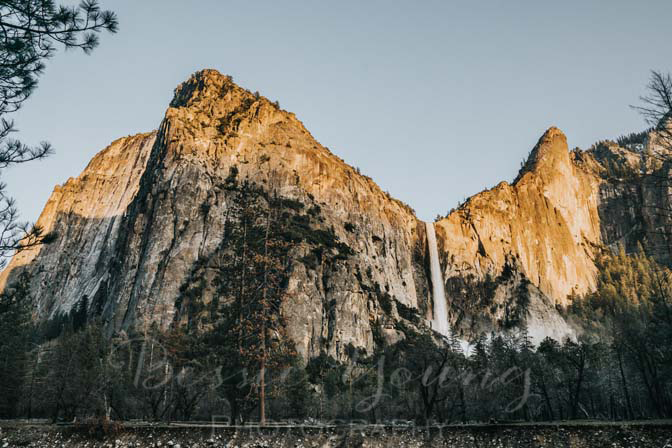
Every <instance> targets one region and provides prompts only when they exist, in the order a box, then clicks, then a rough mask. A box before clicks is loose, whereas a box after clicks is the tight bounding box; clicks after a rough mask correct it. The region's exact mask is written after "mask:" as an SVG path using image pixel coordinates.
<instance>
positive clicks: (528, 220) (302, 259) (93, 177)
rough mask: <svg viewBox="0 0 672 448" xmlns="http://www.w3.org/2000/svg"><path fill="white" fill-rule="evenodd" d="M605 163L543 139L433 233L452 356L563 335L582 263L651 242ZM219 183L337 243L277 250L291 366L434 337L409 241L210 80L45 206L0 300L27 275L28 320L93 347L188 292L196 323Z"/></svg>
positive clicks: (365, 184)
mask: <svg viewBox="0 0 672 448" xmlns="http://www.w3.org/2000/svg"><path fill="white" fill-rule="evenodd" d="M621 149H623V148H621ZM623 150H624V151H630V150H627V149H623ZM607 152H608V153H609V154H611V152H609V151H607ZM630 153H632V154H630ZM628 154H629V157H630V158H631V159H633V158H634V159H637V160H639V158H641V157H642V156H641V154H639V153H637V152H636V151H630V152H629V153H628ZM605 159H606V156H605V155H599V154H597V153H596V152H595V151H590V152H580V151H579V152H577V151H574V152H569V151H568V148H567V143H566V139H565V137H564V135H563V134H562V133H561V132H560V131H559V130H557V129H555V128H551V129H549V130H548V131H547V132H546V133H545V134H544V136H543V137H542V138H541V139H540V141H539V143H538V144H537V146H536V147H535V149H534V150H533V151H532V154H531V156H530V160H529V161H528V162H527V164H526V166H525V167H524V168H523V170H522V171H521V173H520V175H519V176H518V178H517V179H516V180H515V182H514V183H513V184H511V185H509V184H507V183H501V184H499V185H498V186H496V187H495V188H494V189H492V190H489V191H485V192H482V193H479V194H477V195H475V196H473V197H472V198H471V199H470V200H469V201H468V202H467V203H466V204H464V205H463V206H462V207H460V208H459V209H458V210H456V211H455V212H453V213H451V214H450V215H449V216H448V217H446V218H445V219H442V220H440V221H438V222H437V223H436V224H435V229H436V237H437V246H438V250H439V258H440V269H441V271H442V273H443V281H444V283H445V295H446V302H447V307H448V318H449V319H448V320H449V323H450V327H451V330H452V331H455V332H457V333H459V334H460V336H461V337H463V338H469V337H473V336H476V335H478V334H479V333H482V332H489V331H491V330H512V331H516V329H519V328H521V327H523V326H527V329H528V331H529V333H530V335H531V336H532V337H533V339H534V340H537V341H538V340H541V339H542V338H543V337H545V336H551V337H554V338H556V339H560V338H562V337H564V336H566V335H571V334H572V330H571V329H570V328H569V327H568V326H567V324H566V323H565V322H564V320H563V319H562V317H561V316H560V315H559V314H558V312H557V310H556V308H555V306H556V304H564V303H566V302H567V296H568V295H569V294H571V293H576V294H582V293H586V292H588V291H591V290H592V289H593V288H594V287H595V275H596V270H595V265H594V263H593V259H594V257H595V256H596V254H597V253H598V252H599V251H600V250H603V249H607V248H608V247H609V245H610V244H611V245H613V244H614V243H615V242H616V241H617V239H618V238H626V239H628V238H630V239H632V241H630V240H628V241H629V243H628V244H630V245H632V244H633V243H634V242H635V240H636V238H635V236H633V235H634V234H632V233H630V234H627V235H625V234H626V233H627V228H628V226H629V224H630V222H631V221H632V220H635V221H637V222H640V221H641V225H642V226H643V228H644V227H646V226H654V225H658V223H656V222H648V223H647V222H646V219H647V218H646V217H643V218H642V219H641V220H640V219H639V218H638V217H639V216H640V215H642V216H645V213H644V212H642V210H643V203H642V201H654V202H655V201H660V200H661V199H660V196H656V194H655V192H654V191H653V190H651V191H650V192H648V193H646V192H645V194H641V195H639V196H638V193H637V192H638V191H639V190H637V188H642V187H641V186H640V187H637V186H632V185H630V184H626V183H625V182H620V181H609V182H608V181H607V176H606V175H605V173H604V163H605V162H604V160H605ZM656 169H662V168H661V167H657V168H656ZM233 171H235V172H236V179H237V180H238V181H239V182H250V183H253V184H254V185H256V186H257V187H259V188H261V189H270V188H271V187H270V186H271V185H273V189H274V191H277V192H278V194H279V195H280V196H281V197H282V198H285V199H287V200H288V201H289V202H288V204H294V205H293V206H292V209H291V210H290V209H289V208H287V210H286V212H287V213H294V214H298V215H301V216H302V217H304V218H305V219H306V222H308V223H309V224H308V225H309V227H310V228H311V229H313V230H319V231H324V232H329V233H330V234H332V235H333V236H334V237H335V238H336V240H337V241H338V243H339V246H338V247H328V248H326V250H325V251H324V256H320V257H319V259H317V260H316V259H315V257H312V255H311V253H312V252H311V251H312V250H313V249H314V247H311V246H310V245H309V244H307V243H300V244H296V245H294V246H293V247H292V248H291V249H290V259H291V266H290V268H289V280H288V282H287V285H286V290H285V298H284V300H283V305H282V309H281V313H282V314H283V315H284V317H285V320H286V334H287V335H288V337H289V338H291V340H292V341H293V342H294V343H295V345H296V348H297V350H298V352H299V353H301V354H302V355H303V356H305V357H310V356H314V355H317V354H319V353H321V352H326V353H328V354H330V355H332V356H334V357H336V358H339V359H344V358H345V357H346V356H347V355H346V352H348V350H349V347H356V348H359V349H361V350H364V351H366V352H368V353H371V352H372V351H373V350H374V349H375V347H376V346H377V345H381V344H390V343H393V342H395V341H398V340H400V339H401V338H403V337H404V336H403V332H400V331H399V328H400V327H399V325H398V323H399V322H400V321H403V322H404V323H405V324H406V325H408V326H415V327H429V322H430V321H433V320H434V321H435V320H436V319H435V316H433V309H434V306H433V299H432V293H431V291H432V289H433V288H432V284H431V275H430V263H429V255H428V245H427V235H426V230H425V223H423V222H422V221H420V220H418V219H417V218H416V216H415V214H414V212H413V210H412V209H410V208H409V207H408V206H406V205H405V204H403V203H401V202H400V201H397V200H395V199H394V198H392V197H390V195H389V194H387V193H385V192H383V191H382V190H381V189H380V188H379V187H378V186H377V185H376V184H375V183H374V182H373V180H372V179H370V178H368V177H366V176H362V175H361V174H359V173H358V172H357V170H355V169H353V168H352V167H351V166H349V165H347V164H346V163H345V162H343V161H342V160H341V159H340V158H338V157H337V156H336V155H334V154H333V153H331V152H330V151H329V150H328V149H327V148H325V147H323V146H321V145H320V144H319V143H318V142H317V141H315V139H314V138H313V137H312V136H311V135H310V133H309V132H308V131H307V130H306V129H305V127H304V126H303V124H302V123H301V122H300V121H299V120H298V119H297V118H296V117H295V116H294V114H292V113H289V112H286V111H284V110H282V109H280V108H279V107H277V106H276V105H274V104H273V103H271V102H270V101H269V100H267V99H266V98H264V97H261V96H259V95H255V94H253V93H251V92H249V91H247V90H245V89H243V88H240V87H238V86H237V85H235V84H234V83H233V82H232V81H231V79H230V78H229V77H227V76H224V75H221V74H220V73H218V72H216V71H214V70H204V71H201V72H198V73H196V74H195V75H193V76H192V77H191V78H190V79H189V80H187V81H186V82H184V83H183V84H181V85H180V86H178V88H177V89H176V91H175V95H174V98H173V100H172V102H171V104H170V106H169V108H168V110H167V111H166V114H165V117H164V119H163V121H162V122H161V124H160V126H159V128H158V131H155V132H153V133H149V134H141V135H137V136H133V137H127V138H123V139H120V140H117V141H116V142H114V143H113V144H112V145H110V146H109V147H108V148H106V149H105V150H103V151H102V152H101V153H100V154H98V155H97V156H96V157H95V158H94V159H93V160H92V161H91V163H90V164H89V166H88V167H87V168H86V169H85V170H84V172H83V173H82V174H81V175H80V176H79V177H78V178H76V179H71V180H69V181H68V182H66V183H65V184H64V185H63V186H61V187H57V188H56V190H55V191H54V193H53V194H52V197H51V198H50V199H49V201H48V202H47V205H46V206H45V209H44V211H43V213H42V215H41V217H40V219H39V224H40V225H42V226H43V227H44V228H45V229H46V230H48V231H55V232H57V234H58V238H57V241H56V242H55V243H53V244H51V245H48V246H44V247H41V248H38V249H34V250H32V251H27V252H23V253H20V254H18V255H17V256H15V257H14V259H13V260H12V262H11V263H10V265H9V266H8V268H7V269H6V270H5V271H4V272H3V274H2V278H1V281H2V285H4V284H6V282H7V281H9V282H11V281H13V279H16V278H17V276H18V275H19V274H20V273H21V272H29V273H31V274H32V286H33V288H32V294H33V296H34V303H35V311H36V317H37V318H39V319H48V318H50V317H53V316H55V315H56V314H58V313H63V312H67V311H68V310H69V309H70V308H71V307H72V306H73V305H75V304H76V303H77V302H79V301H80V300H81V299H82V298H83V297H84V296H86V297H87V298H88V300H89V303H90V307H89V313H90V314H91V315H99V316H100V317H101V318H102V319H103V321H104V322H105V324H106V325H107V328H108V329H109V331H110V332H114V331H121V330H127V329H129V328H131V327H134V326H136V327H137V326H144V325H148V324H150V323H152V322H155V323H158V324H160V325H162V326H163V327H168V326H169V325H174V324H186V325H189V324H190V323H191V322H192V320H191V319H190V317H189V316H187V315H186V312H185V308H188V306H186V305H185V301H184V298H183V297H181V296H182V295H183V292H184V290H185V288H189V287H191V286H192V285H194V284H198V285H203V286H202V287H199V288H196V290H197V291H198V293H197V294H196V295H197V296H198V297H195V298H194V297H191V298H190V299H189V300H198V301H199V303H201V304H203V305H204V306H206V307H207V305H208V304H209V303H211V302H212V300H213V299H214V298H215V297H216V295H217V287H216V285H215V283H216V282H215V281H214V277H213V273H212V272H213V269H214V268H213V266H215V265H216V263H217V261H218V260H221V259H223V258H225V257H227V256H230V250H229V249H227V248H226V238H225V230H226V226H227V225H229V226H230V225H234V226H235V225H236V223H237V219H238V217H237V216H236V207H235V205H236V204H235V195H233V194H232V192H231V189H230V188H228V187H227V185H228V183H229V180H230V176H231V173H232V172H233ZM610 182H611V183H610ZM640 183H641V182H640ZM441 188H456V187H455V186H452V185H445V186H441ZM647 191H648V190H647ZM621 204H622V205H621ZM288 207H289V206H288ZM309 211H310V212H309ZM633 214H634V215H635V218H632V216H633ZM308 215H310V216H308ZM604 216H607V217H608V222H605V219H604ZM648 219H649V220H651V219H652V218H651V217H649V218H648ZM614 229H615V230H614ZM612 232H616V233H619V235H620V234H623V235H620V236H619V237H618V238H616V237H611V236H610V233H612ZM640 239H641V238H640ZM644 242H645V243H646V242H647V241H644ZM652 244H653V243H652ZM655 244H658V242H656V243H655ZM344 247H347V248H348V250H347V251H344V250H343V248H344ZM339 248H340V249H339ZM668 253H669V252H668ZM668 258H669V256H668Z"/></svg>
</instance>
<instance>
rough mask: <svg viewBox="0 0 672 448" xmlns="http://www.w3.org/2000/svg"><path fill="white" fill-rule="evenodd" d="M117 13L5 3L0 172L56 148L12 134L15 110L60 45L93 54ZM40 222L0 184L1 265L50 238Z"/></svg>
mask: <svg viewBox="0 0 672 448" xmlns="http://www.w3.org/2000/svg"><path fill="white" fill-rule="evenodd" d="M117 26H118V22H117V17H116V16H115V14H114V13H113V12H111V11H103V10H101V9H100V7H99V5H98V2H97V1H96V0H84V1H82V3H80V4H79V5H78V6H64V5H56V4H55V3H54V2H53V1H52V0H6V1H2V2H0V172H1V170H2V169H4V168H7V167H9V166H12V165H16V164H22V163H26V162H31V161H34V160H38V159H42V158H44V157H46V156H48V155H49V153H50V152H51V151H52V148H51V145H49V143H47V142H42V143H40V144H39V145H38V146H28V145H25V144H23V143H21V142H20V141H19V140H16V139H14V138H12V136H13V134H14V133H15V132H16V128H15V127H14V122H13V121H12V120H10V119H8V118H7V116H8V115H9V114H11V113H13V112H16V111H17V110H18V109H19V108H20V107H21V106H22V104H23V103H24V101H26V100H27V99H28V98H29V97H30V95H31V94H32V93H33V92H34V90H35V88H36V87H37V82H38V78H39V76H41V75H42V74H43V72H44V68H45V61H46V60H47V59H49V58H51V57H52V56H53V55H54V54H55V53H56V51H57V48H58V47H59V46H62V47H63V48H65V49H72V48H77V49H81V50H82V51H84V52H85V53H90V52H91V51H92V50H93V49H94V48H95V47H96V46H97V45H98V33H100V32H101V31H103V30H107V31H110V32H112V33H114V32H116V31H117ZM52 238H53V236H51V235H46V234H45V233H44V232H43V230H42V229H40V228H39V227H37V226H33V227H30V226H29V225H27V224H25V223H20V222H19V221H18V211H17V208H16V206H15V203H14V200H13V199H12V198H10V197H9V196H8V195H7V193H6V185H5V184H0V268H1V267H3V266H4V265H5V263H6V261H7V257H8V256H9V255H11V253H12V252H13V251H15V250H23V249H26V248H28V247H32V246H35V245H38V244H43V243H46V242H49V240H50V239H52Z"/></svg>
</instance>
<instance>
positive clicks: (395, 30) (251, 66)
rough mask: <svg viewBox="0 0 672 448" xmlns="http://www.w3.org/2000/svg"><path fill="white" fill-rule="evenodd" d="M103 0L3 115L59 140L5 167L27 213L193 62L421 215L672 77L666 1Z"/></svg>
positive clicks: (153, 123) (136, 119)
mask: <svg viewBox="0 0 672 448" xmlns="http://www.w3.org/2000/svg"><path fill="white" fill-rule="evenodd" d="M101 3H102V5H103V6H104V7H107V8H110V9H113V10H115V11H116V12H117V13H118V15H119V21H120V30H119V33H118V34H116V35H103V36H102V39H101V45H100V47H99V48H97V49H96V50H95V51H94V53H93V54H92V55H91V56H85V55H83V54H81V53H79V52H67V53H63V52H61V53H59V54H58V55H57V56H56V57H55V58H54V59H53V60H51V61H50V62H49V63H48V66H47V70H46V73H45V74H44V76H43V77H42V79H41V82H40V86H39V88H38V90H37V92H36V93H35V94H34V96H33V97H32V98H31V99H30V100H29V101H28V102H27V103H26V105H25V107H24V109H23V110H22V111H20V113H18V114H16V115H15V117H14V118H15V120H16V124H17V126H18V127H19V128H20V130H21V133H20V137H21V138H22V139H24V140H25V141H26V142H29V143H37V142H38V141H40V140H48V141H50V142H51V143H52V144H53V146H54V147H55V149H56V151H57V153H56V154H55V155H54V156H52V157H50V158H49V159H47V160H45V161H42V162H38V163H34V164H31V165H29V166H25V167H21V168H13V169H11V170H9V171H8V172H6V173H3V176H4V179H3V180H4V181H6V182H7V183H8V184H9V188H10V191H11V192H12V194H13V195H14V196H15V197H16V198H17V200H18V204H19V207H20V209H21V211H22V217H23V218H24V219H26V220H35V219H36V218H37V216H38V215H39V212H40V211H41V209H42V207H43V206H44V203H45V202H46V200H47V198H48V196H49V194H50V193H51V191H52V189H53V187H54V185H56V184H60V183H63V182H64V181H65V180H67V178H68V177H71V176H76V175H78V174H79V173H80V171H81V170H82V169H83V168H84V167H85V166H86V164H87V163H88V161H89V160H90V158H91V157H92V156H93V155H94V154H96V153H97V152H98V151H100V150H101V149H102V148H104V147H105V146H106V145H107V144H109V143H110V142H111V141H112V140H114V139H116V138H118V137H121V136H124V135H129V134H134V133H137V132H144V131H149V130H151V129H155V128H156V127H157V126H158V124H159V122H160V121H161V119H162V117H163V113H164V111H165V109H166V107H167V105H168V102H169V101H170V99H171V96H172V91H173V89H174V87H175V86H176V85H177V84H178V83H180V82H181V81H183V80H184V79H186V78H187V77H188V76H189V75H190V74H191V73H193V72H194V71H196V70H199V69H202V68H215V69H218V70H220V71H221V72H223V73H228V74H231V75H232V76H233V78H234V80H235V81H236V82H237V83H238V84H240V85H241V86H243V87H246V88H248V89H250V90H252V91H255V90H259V91H260V92H261V93H262V94H263V95H265V96H267V97H269V98H270V99H272V100H276V99H277V100H279V101H280V104H281V106H282V107H283V108H284V109H287V110H289V111H292V112H295V113H296V115H297V116H298V117H299V118H300V119H301V120H302V121H303V122H304V123H305V124H306V126H307V127H308V129H309V130H310V131H311V132H312V134H313V135H314V136H315V137H316V138H317V139H318V140H319V141H320V142H321V143H322V144H323V145H325V146H328V147H329V148H330V149H331V150H332V151H333V152H335V153H336V154H338V155H339V156H341V157H342V158H344V159H345V160H346V161H347V162H348V163H350V164H351V165H354V166H359V167H360V168H361V170H362V172H363V173H365V174H367V175H369V176H371V177H372V178H373V179H374V180H375V181H376V182H377V183H378V184H379V185H380V186H381V187H382V188H383V189H385V190H389V191H390V193H392V194H393V195H394V196H395V197H397V198H399V199H402V200H403V201H405V202H407V203H409V204H410V205H411V206H412V207H414V208H415V209H416V210H417V212H418V215H419V216H420V217H421V218H423V219H433V218H434V216H435V215H436V214H437V213H441V214H444V213H445V212H446V211H447V210H449V209H450V208H451V207H453V206H455V205H456V203H457V202H458V201H460V200H462V199H464V198H465V197H467V196H469V195H472V194H474V193H476V192H478V191H480V190H482V189H483V188H486V187H490V186H493V185H494V184H496V183H497V182H498V181H500V180H511V179H512V178H513V177H515V174H516V172H517V170H518V167H519V166H520V162H521V160H522V159H523V158H524V157H525V156H526V154H527V153H528V152H529V150H530V149H531V148H532V146H533V145H534V143H535V142H536V141H537V139H538V138H539V136H540V135H541V134H542V133H543V132H544V130H545V129H546V128H548V127H549V126H551V125H555V126H558V127H559V128H561V129H562V130H563V131H564V132H565V133H566V134H567V137H568V140H569V144H570V146H571V147H573V146H580V147H583V148H585V147H588V146H590V144H591V143H593V142H594V141H596V140H599V139H604V138H615V137H616V136H618V135H620V134H624V133H628V132H631V131H637V130H640V129H642V128H643V127H644V125H643V123H642V120H641V118H640V117H639V116H638V115H637V114H636V113H635V112H633V111H632V110H630V109H629V107H628V105H629V104H633V103H636V102H637V98H638V96H639V95H640V94H641V93H642V91H643V88H644V86H645V84H646V81H647V78H648V76H649V70H651V69H657V70H663V71H669V70H672V58H670V56H671V52H672V50H671V49H670V48H671V45H670V42H671V41H672V32H671V31H670V27H669V20H670V17H671V15H672V2H670V1H669V0H660V1H641V2H634V1H616V0H610V1H600V2H598V1H585V0H583V1H565V2H562V3H558V2H550V1H543V2H542V1H474V2H467V1H446V0H444V1H428V0H425V1H414V2H411V1H389V0H388V1H366V2H361V1H340V2H327V1H314V0H313V1H287V2H279V1H263V2H262V1H240V0H238V1H235V2H234V1H222V0H219V1H214V0H213V1H205V0H199V1H192V2H184V1H177V0H171V1H168V0H161V1H159V0H154V1H148V0H145V1H137V0H114V1H111V0H102V2H101Z"/></svg>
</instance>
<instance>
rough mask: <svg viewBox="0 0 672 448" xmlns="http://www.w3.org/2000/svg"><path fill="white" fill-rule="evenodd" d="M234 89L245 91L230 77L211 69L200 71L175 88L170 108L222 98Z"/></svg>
mask: <svg viewBox="0 0 672 448" xmlns="http://www.w3.org/2000/svg"><path fill="white" fill-rule="evenodd" d="M234 89H238V90H244V89H242V88H241V87H239V86H238V85H236V84H235V83H234V82H233V78H232V77H231V76H230V75H225V74H222V73H220V72H219V71H217V70H215V69H211V68H207V69H203V70H199V71H197V72H196V73H194V74H192V75H191V76H190V77H189V79H187V80H186V81H184V82H182V83H180V84H179V85H178V86H177V87H176V88H175V93H174V96H173V100H172V101H171V102H170V107H185V106H188V105H190V104H193V103H194V102H197V101H199V100H202V99H206V98H217V97H222V96H224V95H226V93H227V92H228V91H230V90H234Z"/></svg>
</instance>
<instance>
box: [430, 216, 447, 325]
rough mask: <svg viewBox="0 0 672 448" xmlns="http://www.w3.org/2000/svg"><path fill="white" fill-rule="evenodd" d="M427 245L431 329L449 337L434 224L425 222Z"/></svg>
mask: <svg viewBox="0 0 672 448" xmlns="http://www.w3.org/2000/svg"><path fill="white" fill-rule="evenodd" d="M425 228H426V229H427V245H428V246H429V260H430V263H429V266H430V269H431V272H432V298H433V299H434V321H433V322H432V328H433V329H434V330H436V331H438V332H439V333H441V334H442V335H444V336H449V335H450V327H449V326H448V306H447V305H446V292H445V290H444V286H443V275H442V274H441V264H440V263H439V249H438V247H437V245H436V232H435V230H434V223H431V222H426V223H425Z"/></svg>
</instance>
